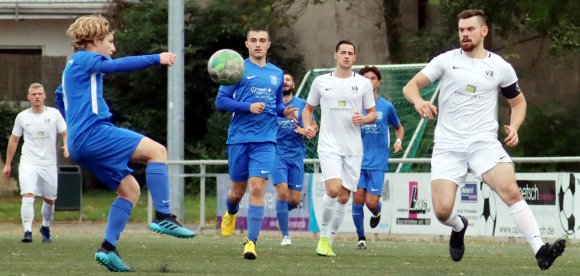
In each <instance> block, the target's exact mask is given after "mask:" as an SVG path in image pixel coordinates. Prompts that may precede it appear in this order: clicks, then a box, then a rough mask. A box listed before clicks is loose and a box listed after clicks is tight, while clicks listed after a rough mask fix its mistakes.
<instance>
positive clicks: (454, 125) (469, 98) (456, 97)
mask: <svg viewBox="0 0 580 276" xmlns="http://www.w3.org/2000/svg"><path fill="white" fill-rule="evenodd" d="M421 72H423V73H424V74H425V75H426V76H427V78H429V80H430V81H431V82H434V81H436V80H437V79H439V80H440V81H439V96H438V97H439V117H438V121H437V127H436V128H435V143H444V144H446V143H456V142H463V141H482V140H497V130H498V123H497V118H496V115H495V114H496V109H497V100H498V99H497V98H498V97H497V96H498V92H499V88H500V87H507V86H510V85H512V84H514V83H515V82H517V80H518V78H517V76H516V72H515V71H514V69H513V67H512V66H511V65H510V64H509V63H507V62H506V61H505V60H504V59H503V58H501V57H500V56H498V55H496V54H494V53H491V52H487V54H486V56H485V58H471V57H469V56H468V55H466V54H465V53H464V52H463V50H462V49H455V50H451V51H448V52H446V53H443V54H441V55H439V56H437V57H435V58H434V59H433V60H431V62H429V64H428V65H427V66H426V67H425V68H424V69H423V70H421Z"/></svg>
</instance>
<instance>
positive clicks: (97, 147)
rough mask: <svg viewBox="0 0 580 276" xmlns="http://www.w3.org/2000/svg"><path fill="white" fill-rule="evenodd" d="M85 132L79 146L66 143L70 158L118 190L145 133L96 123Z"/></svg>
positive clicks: (127, 173) (128, 172)
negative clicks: (83, 140) (69, 146)
mask: <svg viewBox="0 0 580 276" xmlns="http://www.w3.org/2000/svg"><path fill="white" fill-rule="evenodd" d="M85 135H88V137H89V138H88V139H85V143H83V144H82V145H74V143H69V145H71V146H72V148H69V151H70V152H71V158H72V159H73V160H74V161H76V162H77V163H79V165H81V166H82V167H83V168H86V169H88V170H89V171H91V172H92V173H93V174H94V175H95V176H96V177H97V178H99V180H101V181H102V182H103V183H104V184H105V185H107V187H108V188H110V189H112V190H117V188H118V187H119V184H121V180H123V178H125V177H126V176H127V175H129V174H131V173H132V172H133V170H132V169H131V168H129V166H128V163H129V161H130V160H131V156H133V153H134V152H135V150H136V149H137V146H138V145H139V143H140V142H141V140H142V139H143V137H144V136H143V135H141V134H139V133H136V132H133V131H131V130H127V129H124V128H118V127H115V126H114V125H113V124H110V123H106V124H99V125H97V126H95V127H93V128H92V129H91V130H90V132H89V133H87V134H85Z"/></svg>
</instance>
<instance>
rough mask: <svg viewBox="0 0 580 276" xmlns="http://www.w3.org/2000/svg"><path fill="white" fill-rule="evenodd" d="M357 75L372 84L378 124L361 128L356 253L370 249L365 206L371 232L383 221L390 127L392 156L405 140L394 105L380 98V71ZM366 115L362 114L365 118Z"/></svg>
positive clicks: (355, 208) (364, 70)
mask: <svg viewBox="0 0 580 276" xmlns="http://www.w3.org/2000/svg"><path fill="white" fill-rule="evenodd" d="M358 73H359V74H360V75H362V76H363V77H365V78H367V79H369V80H370V81H371V84H372V86H373V94H374V97H375V103H376V109H377V120H376V121H375V122H374V123H372V124H366V125H362V126H361V136H362V140H363V160H362V166H361V173H360V178H359V181H358V185H357V190H356V192H355V193H354V195H353V202H352V220H353V221H354V226H355V227H356V233H357V236H358V243H357V244H356V246H355V249H358V250H362V249H367V244H366V237H365V228H364V212H363V206H364V205H365V204H366V205H367V208H368V209H369V210H370V211H371V213H372V214H373V216H372V217H371V219H370V226H371V228H375V227H377V225H379V222H380V220H381V201H380V198H381V195H382V194H383V182H384V180H385V172H386V171H387V169H388V167H389V163H388V160H389V149H390V147H389V145H390V143H389V141H390V139H389V138H390V137H389V126H391V127H393V128H394V129H395V135H396V137H397V139H396V140H395V143H393V153H397V152H400V151H401V150H402V149H403V144H402V140H403V137H404V136H405V129H404V128H403V125H402V124H401V122H400V120H399V116H397V111H396V110H395V107H394V106H393V104H392V103H390V102H389V101H387V100H385V99H384V98H383V97H381V96H379V85H380V84H381V72H380V71H379V69H378V68H377V67H375V66H365V67H364V68H362V69H361V70H360V71H359V72H358ZM365 113H366V112H364V110H363V114H365Z"/></svg>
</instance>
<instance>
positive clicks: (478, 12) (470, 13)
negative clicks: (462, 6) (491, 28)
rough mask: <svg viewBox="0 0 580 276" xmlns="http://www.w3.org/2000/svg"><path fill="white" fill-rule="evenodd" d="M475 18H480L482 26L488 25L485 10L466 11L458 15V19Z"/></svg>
mask: <svg viewBox="0 0 580 276" xmlns="http://www.w3.org/2000/svg"><path fill="white" fill-rule="evenodd" d="M474 16H477V17H479V21H480V22H481V25H487V22H486V21H485V13H484V12H483V10H464V11H462V12H460V13H459V14H457V19H468V18H472V17H474Z"/></svg>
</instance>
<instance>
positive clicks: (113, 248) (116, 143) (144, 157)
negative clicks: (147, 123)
mask: <svg viewBox="0 0 580 276" xmlns="http://www.w3.org/2000/svg"><path fill="white" fill-rule="evenodd" d="M66 33H67V35H68V36H69V37H71V38H72V45H73V47H74V50H75V53H74V54H73V55H72V56H71V58H70V60H69V62H68V64H67V65H66V67H65V69H64V71H63V73H62V84H61V86H59V88H58V89H57V91H56V105H57V107H58V108H59V110H60V112H61V113H62V114H63V116H64V117H65V119H66V122H67V125H68V150H69V153H70V158H71V159H73V160H74V161H76V162H77V163H79V164H80V165H81V166H82V167H83V168H86V169H89V170H90V171H91V172H92V173H93V174H94V175H95V176H97V177H98V178H99V180H101V181H102V182H103V183H104V184H105V185H106V186H107V187H108V188H110V189H112V190H115V191H116V192H117V194H118V195H119V196H118V197H117V198H116V199H115V200H114V201H113V204H112V206H111V209H110V211H109V217H108V220H107V226H106V230H105V239H104V241H103V243H102V245H101V248H100V249H99V250H98V251H97V253H96V254H95V259H96V260H97V262H98V263H100V264H102V265H104V266H105V267H107V268H108V269H109V270H111V271H121V272H125V271H131V268H130V267H129V266H127V265H126V264H125V263H124V262H123V261H122V260H121V258H120V257H119V254H118V253H117V241H118V240H119V237H120V236H121V232H122V231H123V229H124V228H125V226H126V225H127V222H128V221H129V216H130V215H131V211H132V209H133V206H135V204H136V203H137V201H138V200H139V196H140V193H141V192H140V186H139V183H137V180H136V179H135V177H133V176H132V175H131V173H132V172H133V170H131V169H130V168H129V167H128V165H127V164H128V162H129V161H136V162H144V163H147V169H146V180H147V186H148V187H149V191H150V193H151V198H152V199H153V204H154V207H155V219H154V220H153V222H152V223H151V224H150V225H149V228H150V229H151V230H152V231H154V232H158V233H162V234H167V235H171V236H175V237H178V238H192V237H194V236H195V233H194V232H192V231H190V230H188V229H186V228H185V227H183V226H181V224H180V223H179V222H178V221H177V219H176V217H175V215H173V214H172V213H171V210H170V206H169V178H168V175H167V150H166V149H165V147H164V146H162V145H161V144H159V143H157V142H155V141H153V140H151V139H150V138H147V137H145V136H143V135H141V134H139V133H136V132H133V131H130V130H127V129H122V128H118V127H115V126H114V125H113V124H112V123H111V116H112V114H111V112H110V111H109V107H108V106H107V103H106V102H105V99H104V97H103V75H104V74H109V73H117V72H131V71H135V70H138V69H141V68H145V67H149V66H153V65H158V64H161V65H167V66H171V65H172V64H173V63H174V62H175V54H172V53H167V52H164V53H161V54H154V55H143V56H130V57H124V58H118V59H112V58H111V55H112V54H113V52H115V45H114V43H113V31H111V30H110V29H109V22H108V21H107V19H105V18H104V17H102V16H96V15H90V16H82V17H79V18H78V19H76V20H75V21H74V23H72V24H71V25H70V26H69V28H68V30H67V32H66Z"/></svg>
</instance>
